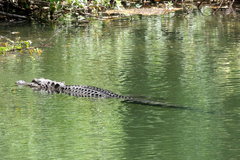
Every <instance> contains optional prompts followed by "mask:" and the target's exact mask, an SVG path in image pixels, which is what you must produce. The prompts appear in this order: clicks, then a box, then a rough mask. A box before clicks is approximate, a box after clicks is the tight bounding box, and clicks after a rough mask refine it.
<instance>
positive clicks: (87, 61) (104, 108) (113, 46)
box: [0, 15, 240, 160]
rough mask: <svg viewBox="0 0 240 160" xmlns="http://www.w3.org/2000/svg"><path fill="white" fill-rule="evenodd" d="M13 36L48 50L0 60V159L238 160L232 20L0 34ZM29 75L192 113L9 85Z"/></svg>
mask: <svg viewBox="0 0 240 160" xmlns="http://www.w3.org/2000/svg"><path fill="white" fill-rule="evenodd" d="M14 31H18V32H20V35H18V36H21V37H22V38H23V39H26V40H27V39H30V40H32V41H33V42H34V44H35V45H42V46H43V45H44V46H45V47H43V53H42V55H40V56H37V55H33V56H31V55H24V54H23V55H5V56H0V157H1V159H5V160H7V159H19V160H26V159H45V160H47V159H64V160H69V159H71V160H74V159H83V160H88V159H89V160H94V159H109V160H110V159H111V160H112V159H114V160H115V159H116V160H120V159H128V160H137V159H139V160H146V159H154V160H155V159H156V160H159V159H165V160H168V159H169V160H172V159H179V160H187V159H189V160H190V159H191V160H192V159H194V160H203V159H218V160H226V159H231V160H237V159H240V145H239V144H240V139H239V135H240V127H239V122H240V121H239V120H240V106H239V102H240V101H239V97H240V21H239V19H233V18H231V17H225V18H224V17H219V16H216V17H211V16H202V15H191V16H166V17H158V16H153V17H142V18H140V19H132V20H131V21H106V22H94V23H92V24H91V25H86V26H82V27H76V28H67V29H66V28H65V29H63V28H57V29H54V27H50V26H37V25H28V24H25V25H15V26H1V27H0V32H1V34H2V35H7V36H10V33H11V32H14ZM35 77H44V78H49V79H53V80H57V81H65V83H66V84H84V85H91V86H98V87H101V88H105V89H108V90H111V91H114V92H116V93H120V94H123V95H131V96H139V97H143V98H145V99H154V100H158V101H162V102H168V103H172V104H176V105H180V106H190V107H191V108H193V109H194V110H183V109H171V108H161V107H152V106H143V105H139V104H128V103H122V102H121V101H120V100H118V99H100V100H96V99H87V98H76V97H71V96H67V95H63V94H53V95H48V94H44V93H39V92H36V91H33V90H32V89H30V88H27V87H18V86H16V85H15V81H17V80H20V79H22V80H27V81H30V80H32V79H33V78H35ZM199 111H200V112H199ZM201 111H203V112H201ZM208 111H211V112H208ZM212 111H213V112H212Z"/></svg>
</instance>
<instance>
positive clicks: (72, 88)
mask: <svg viewBox="0 0 240 160" xmlns="http://www.w3.org/2000/svg"><path fill="white" fill-rule="evenodd" d="M16 84H17V85H20V86H28V87H30V88H32V89H34V90H38V91H44V92H47V93H51V94H53V93H57V94H68V95H70V96H75V97H89V98H118V99H121V100H122V101H123V102H128V103H135V104H142V105H151V106H161V107H168V108H179V109H188V110H189V109H190V110H191V108H189V107H184V106H176V105H172V104H167V103H162V102H157V101H152V100H145V99H140V98H135V97H131V96H123V95H120V94H117V93H114V92H112V91H109V90H106V89H102V88H98V87H94V86H84V85H65V83H64V82H57V81H53V80H50V79H45V78H38V79H37V78H35V79H33V80H32V82H26V81H24V80H19V81H17V82H16Z"/></svg>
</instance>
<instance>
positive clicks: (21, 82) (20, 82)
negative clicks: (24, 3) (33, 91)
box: [16, 80, 39, 88]
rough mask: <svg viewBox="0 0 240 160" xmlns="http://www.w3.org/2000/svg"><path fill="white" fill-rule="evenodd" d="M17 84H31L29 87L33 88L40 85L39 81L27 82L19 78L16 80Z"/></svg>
mask: <svg viewBox="0 0 240 160" xmlns="http://www.w3.org/2000/svg"><path fill="white" fill-rule="evenodd" d="M16 84H17V85H19V86H29V87H32V88H38V87H39V84H37V83H34V82H26V81H24V80H19V81H17V82H16Z"/></svg>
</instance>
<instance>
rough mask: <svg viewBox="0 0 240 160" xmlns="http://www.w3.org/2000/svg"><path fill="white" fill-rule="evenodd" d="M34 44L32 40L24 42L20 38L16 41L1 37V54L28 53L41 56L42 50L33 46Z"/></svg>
mask: <svg viewBox="0 0 240 160" xmlns="http://www.w3.org/2000/svg"><path fill="white" fill-rule="evenodd" d="M31 44H32V42H31V41H30V40H27V41H24V40H21V39H20V38H16V40H15V41H13V40H11V39H9V38H7V37H4V36H0V54H6V53H28V54H30V55H32V54H41V53H42V50H41V49H39V48H36V47H33V46H31Z"/></svg>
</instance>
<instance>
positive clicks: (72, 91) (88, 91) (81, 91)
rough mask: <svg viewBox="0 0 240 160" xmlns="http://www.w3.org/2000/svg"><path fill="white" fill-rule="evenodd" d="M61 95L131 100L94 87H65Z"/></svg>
mask: <svg viewBox="0 0 240 160" xmlns="http://www.w3.org/2000/svg"><path fill="white" fill-rule="evenodd" d="M62 93H65V94H68V95H71V96H76V97H94V98H122V99H131V97H128V96H122V95H119V94H116V93H113V92H111V91H109V90H106V89H102V88H98V87H94V86H81V85H66V86H65V87H63V88H62Z"/></svg>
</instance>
